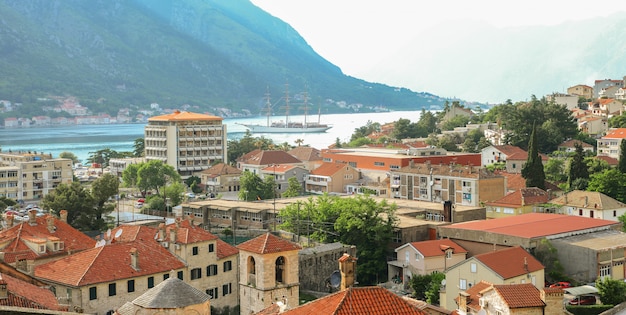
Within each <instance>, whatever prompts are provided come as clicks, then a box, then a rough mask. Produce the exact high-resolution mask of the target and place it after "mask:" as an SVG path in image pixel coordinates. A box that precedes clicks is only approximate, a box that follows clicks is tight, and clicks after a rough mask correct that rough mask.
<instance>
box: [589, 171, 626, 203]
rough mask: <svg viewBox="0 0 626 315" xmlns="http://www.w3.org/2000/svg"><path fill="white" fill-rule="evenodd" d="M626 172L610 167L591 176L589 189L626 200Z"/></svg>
mask: <svg viewBox="0 0 626 315" xmlns="http://www.w3.org/2000/svg"><path fill="white" fill-rule="evenodd" d="M624 187H626V174H624V173H622V172H620V171H619V170H617V169H608V170H605V171H603V172H602V173H595V174H592V175H591V176H590V179H589V185H588V186H587V190H589V191H597V192H601V193H603V194H605V195H607V196H609V197H611V198H614V199H616V200H618V201H621V202H626V190H624Z"/></svg>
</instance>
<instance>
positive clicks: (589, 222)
mask: <svg viewBox="0 0 626 315" xmlns="http://www.w3.org/2000/svg"><path fill="white" fill-rule="evenodd" d="M617 225H620V223H619V222H615V221H610V220H603V219H593V218H585V217H578V216H572V215H564V214H553V213H527V214H521V215H516V216H511V217H506V218H497V219H492V220H477V221H469V222H462V223H455V224H451V225H446V226H440V227H439V228H440V229H462V230H474V231H485V232H489V233H494V234H500V235H511V236H517V237H525V238H536V237H545V236H549V235H556V234H562V233H570V232H575V231H581V230H586V229H597V228H602V227H604V228H606V229H609V228H612V227H615V226H617Z"/></svg>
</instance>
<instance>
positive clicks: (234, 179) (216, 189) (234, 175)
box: [198, 163, 241, 194]
mask: <svg viewBox="0 0 626 315" xmlns="http://www.w3.org/2000/svg"><path fill="white" fill-rule="evenodd" d="M198 175H199V176H200V183H201V185H202V186H203V188H204V191H206V192H207V193H213V194H219V193H225V192H236V191H239V190H240V189H241V186H240V185H239V178H240V176H241V170H240V169H238V168H236V167H232V166H230V165H228V164H225V163H218V164H216V165H213V166H211V167H210V168H209V169H207V170H204V171H202V172H200V173H199V174H198Z"/></svg>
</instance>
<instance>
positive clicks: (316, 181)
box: [305, 163, 361, 194]
mask: <svg viewBox="0 0 626 315" xmlns="http://www.w3.org/2000/svg"><path fill="white" fill-rule="evenodd" d="M360 177H361V174H360V172H359V171H358V170H357V169H355V168H354V167H352V166H350V165H348V164H342V163H323V164H322V165H321V166H320V167H318V168H316V169H314V170H312V171H311V173H310V174H309V175H307V177H306V180H305V191H306V192H308V193H314V194H324V193H337V194H347V193H348V191H347V185H348V184H352V183H355V182H357V181H358V180H359V179H360Z"/></svg>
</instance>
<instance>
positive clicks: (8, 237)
mask: <svg viewBox="0 0 626 315" xmlns="http://www.w3.org/2000/svg"><path fill="white" fill-rule="evenodd" d="M48 219H50V220H51V221H50V223H51V224H52V225H53V226H54V228H53V229H51V230H50V229H48V221H47V220H48ZM35 220H36V221H35V222H36V224H31V223H32V222H22V223H20V224H17V225H14V226H13V227H11V228H8V229H4V230H2V231H0V244H2V246H3V248H2V250H1V251H2V252H3V253H4V261H5V262H7V263H13V262H15V261H16V260H17V259H28V260H31V259H32V260H34V259H41V258H45V257H50V256H54V255H59V254H67V253H68V252H76V251H81V250H85V249H88V248H92V247H94V246H95V244H96V241H95V240H94V239H92V238H90V237H89V236H87V235H85V234H83V233H82V232H80V231H79V230H77V229H75V228H73V227H72V226H70V225H69V224H67V223H66V222H63V221H62V220H59V219H58V218H56V217H54V216H52V215H44V216H41V217H36V219H35ZM47 240H51V241H62V242H63V249H62V250H60V251H50V250H49V249H48V248H46V251H45V253H37V252H35V251H33V250H32V249H31V248H30V247H29V246H28V245H27V242H35V243H40V242H46V241H47Z"/></svg>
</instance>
